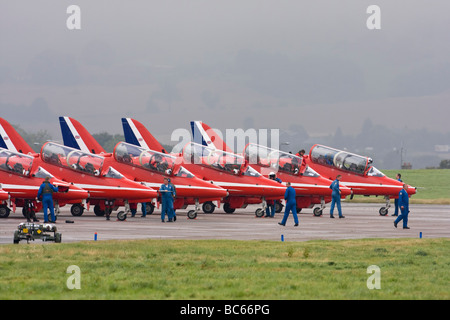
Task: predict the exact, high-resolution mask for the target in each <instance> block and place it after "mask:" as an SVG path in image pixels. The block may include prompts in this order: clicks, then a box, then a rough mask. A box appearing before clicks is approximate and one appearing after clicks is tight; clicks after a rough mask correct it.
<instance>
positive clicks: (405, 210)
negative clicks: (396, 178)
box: [394, 183, 409, 229]
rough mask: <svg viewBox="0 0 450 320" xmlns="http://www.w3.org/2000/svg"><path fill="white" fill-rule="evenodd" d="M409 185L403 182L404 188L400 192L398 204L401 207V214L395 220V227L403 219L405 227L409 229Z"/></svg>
mask: <svg viewBox="0 0 450 320" xmlns="http://www.w3.org/2000/svg"><path fill="white" fill-rule="evenodd" d="M407 190H408V185H407V184H406V183H405V184H403V189H402V190H400V192H399V193H398V206H399V207H400V212H401V214H400V215H399V216H398V218H397V219H395V221H394V227H396V228H397V223H399V222H400V221H401V220H403V229H409V227H408V214H409V196H408V191H407Z"/></svg>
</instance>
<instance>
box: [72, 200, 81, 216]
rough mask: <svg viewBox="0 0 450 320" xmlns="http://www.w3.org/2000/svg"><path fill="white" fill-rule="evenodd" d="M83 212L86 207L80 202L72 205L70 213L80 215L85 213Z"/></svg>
mask: <svg viewBox="0 0 450 320" xmlns="http://www.w3.org/2000/svg"><path fill="white" fill-rule="evenodd" d="M83 212H84V207H83V206H82V205H81V204H79V203H75V204H74V205H72V207H70V213H71V214H72V216H74V217H80V216H81V215H82V214H83Z"/></svg>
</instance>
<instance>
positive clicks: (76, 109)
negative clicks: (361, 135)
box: [0, 0, 450, 141]
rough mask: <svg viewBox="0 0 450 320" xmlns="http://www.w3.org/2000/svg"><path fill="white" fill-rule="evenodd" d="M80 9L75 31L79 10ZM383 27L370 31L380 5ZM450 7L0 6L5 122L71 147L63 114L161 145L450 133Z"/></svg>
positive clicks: (260, 3)
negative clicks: (288, 135)
mask: <svg viewBox="0 0 450 320" xmlns="http://www.w3.org/2000/svg"><path fill="white" fill-rule="evenodd" d="M71 4H76V5H78V6H79V7H80V9H81V20H80V21H81V30H69V29H68V28H67V26H66V20H67V19H68V18H69V16H70V14H67V13H66V10H67V7H68V6H69V5H71ZM372 4H376V5H378V6H379V7H380V8H381V30H369V29H368V28H367V27H366V20H367V19H368V18H369V16H370V14H367V13H366V9H367V7H368V6H369V5H372ZM449 12H450V2H448V1H442V0H431V1H425V0H396V1H392V0H389V1H388V0H384V1H381V0H375V1H362V0H347V1H345V0H342V1H335V0H322V1H320V0H314V1H313V0H308V1H300V0H291V1H287V0H284V1H283V0H277V1H275V0H239V1H237V0H227V1H225V0H216V1H211V0H172V1H170V0H164V1H163V0H159V1H149V0H133V1H123V0H121V1H117V0H107V1H106V0H105V1H99V0H89V1H80V0H71V1H54V0H53V1H44V0H41V1H31V0H26V1H10V0H0V108H1V109H0V116H1V117H4V118H6V119H7V120H10V121H11V122H13V123H20V124H21V126H22V128H23V129H25V130H30V131H32V130H37V129H42V128H45V129H47V130H48V131H49V132H50V133H52V134H53V135H54V137H55V138H59V136H60V133H59V123H58V118H57V117H58V116H60V115H68V116H73V117H75V118H76V119H78V120H79V121H81V122H82V123H83V124H84V125H85V126H86V127H87V128H88V129H89V130H90V131H91V132H93V133H94V132H100V131H108V132H110V133H121V132H122V128H121V122H120V118H121V117H124V116H131V117H135V118H137V119H138V120H140V121H142V122H143V123H144V124H146V125H147V127H148V128H149V129H150V130H151V131H152V133H153V134H154V135H155V136H156V137H157V138H161V139H162V140H166V141H167V139H168V137H169V136H170V133H171V132H172V131H173V130H174V129H176V128H188V127H189V121H190V120H203V121H205V122H207V123H209V124H210V125H211V126H212V127H219V128H221V129H225V128H238V127H243V126H244V127H245V126H254V127H255V128H280V129H282V130H284V129H287V128H289V127H290V126H291V125H294V124H296V125H301V126H303V127H304V128H305V129H306V130H307V131H308V133H310V134H311V135H321V134H329V133H334V132H335V131H336V128H337V127H341V129H342V130H343V131H344V133H353V132H359V131H360V129H361V126H362V124H363V122H364V120H365V119H367V118H369V117H370V118H371V119H372V121H373V122H374V123H375V124H377V123H382V124H386V125H390V126H398V127H420V128H422V127H424V128H427V129H430V130H436V131H441V132H448V131H449V130H450V129H449V125H448V119H449V118H450V108H449V105H448V102H449V101H450V58H449V57H450V41H449V40H450V39H449V30H450V19H449Z"/></svg>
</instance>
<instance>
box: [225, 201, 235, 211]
mask: <svg viewBox="0 0 450 320" xmlns="http://www.w3.org/2000/svg"><path fill="white" fill-rule="evenodd" d="M223 210H224V211H225V212H226V213H233V212H234V211H235V210H236V209H234V208H231V206H230V204H229V203H224V205H223Z"/></svg>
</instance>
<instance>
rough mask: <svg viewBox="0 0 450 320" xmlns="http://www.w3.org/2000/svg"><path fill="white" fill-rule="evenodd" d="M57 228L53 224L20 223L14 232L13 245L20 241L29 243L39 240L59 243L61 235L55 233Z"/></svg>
mask: <svg viewBox="0 0 450 320" xmlns="http://www.w3.org/2000/svg"><path fill="white" fill-rule="evenodd" d="M56 231H57V228H56V226H55V225H53V224H49V223H44V224H39V223H30V222H27V223H21V224H19V226H18V227H17V230H16V231H14V241H13V242H14V243H15V244H17V243H19V242H20V241H21V240H26V241H27V243H29V242H30V241H31V240H32V241H34V240H35V239H41V240H42V241H54V242H56V243H60V242H61V237H62V236H61V233H59V232H56Z"/></svg>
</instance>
